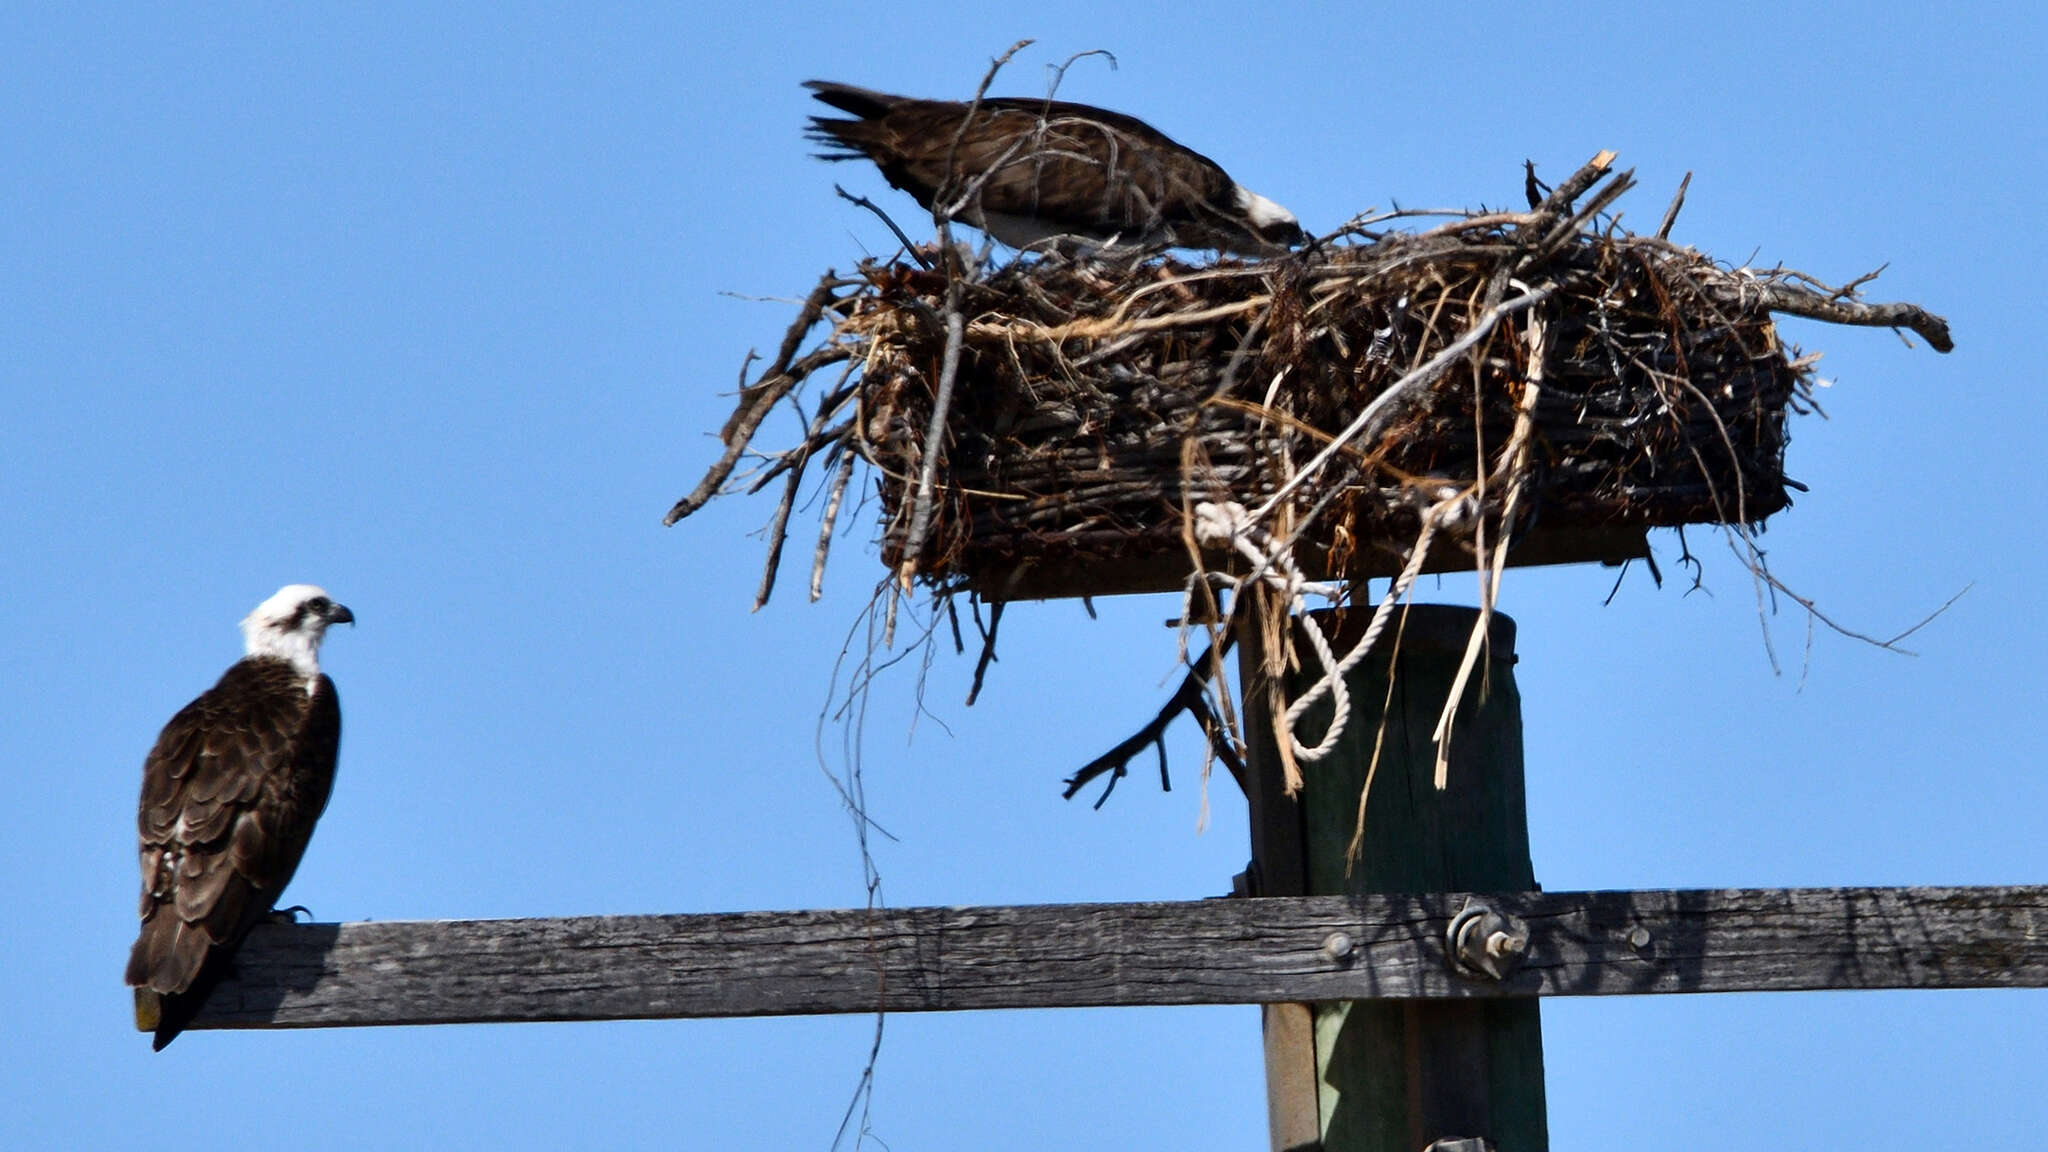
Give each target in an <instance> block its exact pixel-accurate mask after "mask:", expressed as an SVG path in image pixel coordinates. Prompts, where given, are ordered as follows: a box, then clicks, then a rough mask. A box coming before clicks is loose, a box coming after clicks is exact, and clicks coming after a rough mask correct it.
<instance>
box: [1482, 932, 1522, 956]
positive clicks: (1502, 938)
mask: <svg viewBox="0 0 2048 1152" xmlns="http://www.w3.org/2000/svg"><path fill="white" fill-rule="evenodd" d="M1528 950H1529V938H1528V937H1527V936H1518V935H1515V934H1513V933H1509V932H1495V933H1494V934H1493V935H1491V936H1488V937H1487V938H1486V954H1487V955H1489V956H1491V957H1493V958H1494V959H1496V960H1504V959H1506V958H1507V957H1509V956H1520V955H1521V954H1522V953H1524V952H1527V951H1528Z"/></svg>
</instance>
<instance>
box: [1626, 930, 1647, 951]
mask: <svg viewBox="0 0 2048 1152" xmlns="http://www.w3.org/2000/svg"><path fill="white" fill-rule="evenodd" d="M1628 946H1629V947H1631V948H1633V949H1635V950H1636V951H1638V952H1641V951H1642V950H1643V949H1645V948H1648V947H1649V946H1650V930H1649V929H1648V928H1645V927H1643V926H1642V925H1641V924H1638V925H1636V926H1635V928H1634V929H1632V930H1631V931H1630V932H1629V934H1628Z"/></svg>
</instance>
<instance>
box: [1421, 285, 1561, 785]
mask: <svg viewBox="0 0 2048 1152" xmlns="http://www.w3.org/2000/svg"><path fill="white" fill-rule="evenodd" d="M1528 343H1529V376H1528V379H1527V380H1526V381H1525V382H1524V383H1523V386H1522V402H1521V404H1520V406H1519V408H1518V409H1517V411H1516V412H1515V430H1514V432H1513V433H1512V434H1511V435H1510V436H1509V437H1508V446H1507V449H1506V451H1504V452H1502V453H1501V457H1502V459H1503V461H1504V462H1505V463H1506V465H1507V468H1508V498H1507V500H1506V502H1505V503H1504V504H1503V505H1502V508H1501V515H1500V535H1501V538H1500V539H1499V540H1498V541H1496V542H1495V543H1494V546H1493V551H1492V553H1491V554H1489V553H1487V552H1486V551H1485V548H1484V546H1483V545H1482V546H1481V549H1480V553H1479V555H1480V557H1481V562H1482V564H1483V563H1485V561H1487V560H1491V561H1492V563H1491V565H1489V566H1488V567H1486V568H1482V570H1481V571H1482V575H1481V578H1480V581H1479V619H1478V621H1477V622H1475V623H1474V624H1473V626H1472V636H1471V638H1470V639H1469V640H1467V641H1466V643H1465V655H1464V658H1463V659H1462V660H1461V661H1459V663H1458V674H1457V675H1456V676H1454V677H1452V679H1451V692H1450V696H1449V697H1448V698H1447V699H1445V701H1444V710H1443V712H1442V713H1441V714H1440V715H1439V716H1438V717H1437V721H1436V731H1435V732H1434V733H1432V734H1431V739H1433V740H1435V741H1436V778H1435V783H1436V789H1437V791H1439V792H1441V791H1443V790H1444V788H1445V787H1447V786H1448V785H1449V783H1450V772H1451V751H1450V746H1451V728H1452V725H1453V724H1455V723H1456V717H1457V714H1458V706H1459V705H1460V704H1461V703H1462V702H1463V700H1464V697H1465V685H1466V683H1467V682H1468V681H1469V680H1470V679H1471V678H1472V669H1473V668H1474V667H1476V666H1477V665H1478V663H1479V653H1480V651H1481V650H1482V649H1483V648H1484V647H1485V645H1486V643H1487V641H1488V640H1489V639H1490V638H1491V636H1492V634H1493V633H1492V628H1493V606H1494V603H1495V602H1496V601H1497V600H1498V598H1499V596H1500V581H1501V575H1502V573H1503V572H1504V571H1505V570H1506V569H1507V563H1508V541H1507V537H1508V534H1509V532H1510V531H1512V528H1511V526H1512V525H1513V524H1514V522H1515V508H1516V505H1518V504H1519V503H1521V498H1522V491H1523V488H1524V487H1525V486H1526V482H1527V479H1528V475H1529V441H1530V439H1531V435H1532V433H1534V431H1535V428H1536V401H1537V399H1538V398H1539V397H1541V396H1542V394H1543V352H1544V327H1543V320H1542V318H1541V317H1536V318H1534V319H1532V320H1530V322H1529V336H1528ZM1482 467H1483V465H1482ZM1481 507H1482V509H1483V508H1484V504H1483V503H1482V505H1481ZM1479 520H1480V523H1481V524H1482V525H1483V524H1484V522H1485V515H1484V512H1483V511H1482V513H1481V515H1480V517H1479Z"/></svg>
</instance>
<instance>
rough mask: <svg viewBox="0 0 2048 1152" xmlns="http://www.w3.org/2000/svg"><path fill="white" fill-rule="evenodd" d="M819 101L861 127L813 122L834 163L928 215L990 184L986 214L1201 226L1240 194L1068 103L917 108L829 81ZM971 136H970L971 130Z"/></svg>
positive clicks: (1174, 151) (1167, 145)
mask: <svg viewBox="0 0 2048 1152" xmlns="http://www.w3.org/2000/svg"><path fill="white" fill-rule="evenodd" d="M805 87H807V88H810V89H811V90H812V92H813V93H814V94H815V95H816V97H817V99H819V100H821V101H823V102H825V103H826V104H829V105H831V106H832V107H835V108H838V109H840V110H842V111H845V112H850V113H852V114H853V115H854V116H856V117H859V119H855V120H840V119H834V118H830V117H824V116H816V117H812V119H811V129H810V136H811V139H812V140H813V141H815V142H816V143H819V144H821V145H823V146H824V147H826V148H828V149H830V151H827V152H821V153H820V154H819V155H820V156H821V158H823V159H827V160H851V159H858V158H863V157H864V158H866V159H869V160H872V161H873V162H874V163H875V165H876V166H877V167H879V168H880V169H881V170H882V175H883V176H884V178H886V179H887V180H888V181H889V183H890V184H891V185H892V186H894V187H896V188H900V189H902V190H903V191H906V192H908V193H910V194H911V195H912V196H913V197H915V198H916V199H917V202H918V203H919V204H921V205H923V206H924V207H926V208H930V207H931V206H932V201H933V199H934V198H935V197H937V196H939V195H941V194H943V193H942V190H946V189H949V188H952V187H959V186H961V185H962V184H963V182H964V181H968V180H975V179H981V180H982V181H983V183H982V185H981V188H980V190H979V207H981V208H983V209H986V210H987V211H989V212H995V213H1002V214H1005V215H1013V216H1036V215H1040V214H1041V213H1044V214H1048V215H1055V214H1056V215H1059V216H1067V217H1073V218H1074V219H1073V220H1072V221H1070V222H1072V223H1075V224H1076V225H1079V224H1080V223H1081V219H1080V218H1081V217H1082V216H1084V215H1085V216H1086V217H1090V218H1093V219H1094V220H1097V221H1100V222H1101V223H1102V225H1103V227H1101V228H1099V229H1098V230H1100V231H1105V232H1110V231H1119V230H1130V229H1137V230H1144V229H1146V228H1149V227H1151V226H1154V225H1156V224H1158V223H1161V222H1166V223H1173V222H1177V221H1193V220H1194V219H1195V218H1196V217H1197V216H1198V215H1200V214H1202V212H1203V210H1205V209H1208V208H1210V207H1211V206H1220V205H1222V204H1224V203H1225V202H1227V200H1228V199H1229V197H1230V195H1231V193H1232V191H1233V188H1234V185H1233V184H1232V182H1231V180H1230V177H1229V176H1228V175H1226V174H1225V173H1224V171H1223V169H1222V168H1221V167H1220V166H1218V165H1217V164H1216V163H1215V162H1214V161H1212V160H1210V159H1209V158H1208V157H1206V156H1202V155H1200V154H1199V153H1196V152H1193V151H1190V150H1188V149H1186V148H1184V147H1181V146H1180V145H1178V144H1175V143H1174V142H1173V141H1172V140H1171V139H1169V138H1168V137H1167V136H1166V135H1164V134H1163V133H1161V132H1159V131H1158V130H1157V129H1155V128H1153V127H1152V126H1151V125H1149V124H1146V123H1145V122H1144V121H1142V120H1138V119H1136V118H1134V117H1130V116H1125V115H1122V114H1120V113H1116V112H1110V111H1108V110H1106V109H1100V108H1091V107H1089V106H1087V105H1082V104H1071V103H1066V102H1064V101H1058V100H1032V99H1018V98H998V99H987V100H983V101H982V102H981V103H980V104H979V105H978V106H975V107H973V108H972V109H971V114H972V121H971V122H968V116H969V114H970V107H969V105H967V104H965V103H954V102H948V101H937V100H915V99H910V98H907V97H901V96H890V95H887V94H884V93H879V92H870V91H868V90H866V89H862V88H853V87H850V86H847V85H842V84H832V83H828V82H826V81H817V80H814V81H811V82H810V83H808V84H806V85H805ZM963 123H967V128H966V130H965V131H962V124H963Z"/></svg>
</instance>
